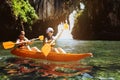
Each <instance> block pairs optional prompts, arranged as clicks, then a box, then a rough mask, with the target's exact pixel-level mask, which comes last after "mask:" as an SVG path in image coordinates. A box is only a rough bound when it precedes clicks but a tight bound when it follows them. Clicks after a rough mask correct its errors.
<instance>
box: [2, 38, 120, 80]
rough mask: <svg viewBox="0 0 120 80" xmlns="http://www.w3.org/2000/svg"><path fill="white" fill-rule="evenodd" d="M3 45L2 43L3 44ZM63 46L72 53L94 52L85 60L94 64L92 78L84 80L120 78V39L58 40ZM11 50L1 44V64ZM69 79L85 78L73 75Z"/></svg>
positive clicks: (89, 63)
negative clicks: (5, 48)
mask: <svg viewBox="0 0 120 80" xmlns="http://www.w3.org/2000/svg"><path fill="white" fill-rule="evenodd" d="M1 45H2V44H1ZM41 45H42V43H41V42H40V41H36V42H35V44H34V45H31V46H37V47H39V48H41ZM58 46H59V47H62V48H63V49H64V50H65V51H66V52H70V53H87V52H91V53H93V55H94V56H93V57H90V58H86V59H84V60H83V62H85V63H86V64H87V65H90V66H93V68H92V71H91V72H90V73H88V74H89V75H90V76H92V78H87V79H84V80H100V79H101V80H102V78H103V79H105V80H109V79H110V80H120V41H82V40H58V41H57V42H56V47H58ZM12 56H14V55H12V54H10V50H4V49H3V48H2V46H0V59H1V61H0V64H1V65H2V64H3V63H4V62H3V60H2V59H3V58H8V57H12ZM68 80H83V79H78V77H77V78H76V77H73V78H71V79H68Z"/></svg>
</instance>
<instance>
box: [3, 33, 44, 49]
mask: <svg viewBox="0 0 120 80" xmlns="http://www.w3.org/2000/svg"><path fill="white" fill-rule="evenodd" d="M37 39H39V40H41V41H42V40H43V39H44V36H43V35H41V36H39V37H38V38H33V39H31V40H29V41H34V40H37ZM25 42H27V41H23V42H20V43H15V42H12V41H7V42H3V47H4V49H10V48H13V47H14V46H15V45H16V44H21V43H25Z"/></svg>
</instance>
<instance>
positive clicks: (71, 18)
mask: <svg viewBox="0 0 120 80" xmlns="http://www.w3.org/2000/svg"><path fill="white" fill-rule="evenodd" d="M75 14H76V11H75V10H74V11H73V12H72V13H71V14H70V15H69V23H70V24H68V21H67V20H66V21H65V23H67V24H68V25H69V28H68V29H67V30H64V31H63V33H62V34H61V36H60V37H59V39H73V38H72V34H71V32H72V29H73V26H74V16H75ZM65 23H63V22H61V23H60V24H59V25H58V32H59V31H61V30H62V28H63V27H64V24H65Z"/></svg>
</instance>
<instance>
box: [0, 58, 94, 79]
mask: <svg viewBox="0 0 120 80" xmlns="http://www.w3.org/2000/svg"><path fill="white" fill-rule="evenodd" d="M3 61H4V62H5V63H4V65H3V66H0V74H1V75H6V76H8V77H9V78H10V80H13V79H14V80H21V79H22V80H39V79H42V80H44V79H45V80H50V79H65V78H71V77H74V78H75V76H80V77H81V78H82V76H86V74H87V73H89V72H90V71H91V69H92V67H91V66H88V65H85V64H80V63H74V64H73V63H72V64H70V63H69V62H68V63H57V62H56V63H55V62H46V61H44V60H42V61H38V60H35V59H34V60H33V59H26V58H17V57H9V58H7V59H4V60H3ZM85 73H86V74H85ZM81 74H82V75H81ZM31 76H32V77H31ZM87 76H88V75H87ZM89 76H90V75H89Z"/></svg>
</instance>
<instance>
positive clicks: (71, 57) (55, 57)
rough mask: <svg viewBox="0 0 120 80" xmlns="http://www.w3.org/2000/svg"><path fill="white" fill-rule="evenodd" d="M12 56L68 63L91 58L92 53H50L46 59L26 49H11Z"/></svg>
mask: <svg viewBox="0 0 120 80" xmlns="http://www.w3.org/2000/svg"><path fill="white" fill-rule="evenodd" d="M11 53H12V54H14V55H16V56H20V57H24V58H26V57H27V58H34V59H44V60H50V61H59V62H68V61H78V60H81V59H84V58H86V57H91V56H93V55H92V53H82V54H80V53H76V54H75V53H66V54H64V53H56V52H50V53H49V54H48V56H47V57H45V55H44V54H43V53H42V52H36V51H29V50H27V49H19V48H16V49H13V50H12V51H11Z"/></svg>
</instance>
